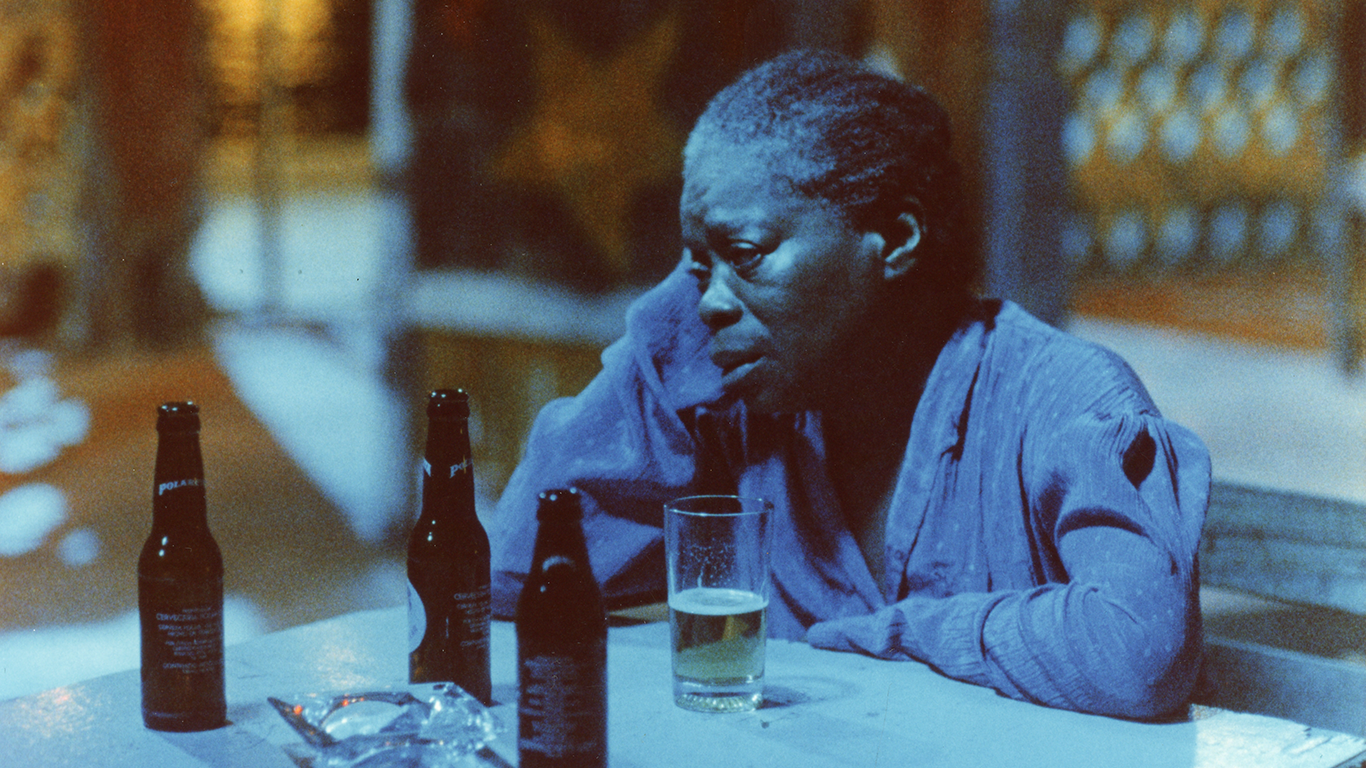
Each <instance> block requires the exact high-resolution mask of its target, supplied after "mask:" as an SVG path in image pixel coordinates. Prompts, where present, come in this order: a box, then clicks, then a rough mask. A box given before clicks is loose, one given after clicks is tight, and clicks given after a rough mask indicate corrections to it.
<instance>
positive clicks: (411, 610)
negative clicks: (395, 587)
mask: <svg viewBox="0 0 1366 768" xmlns="http://www.w3.org/2000/svg"><path fill="white" fill-rule="evenodd" d="M426 634H427V607H426V606H424V605H423V604H422V595H419V594H418V593H417V588H416V587H414V586H413V582H411V581H409V582H408V653H410V654H411V653H412V652H413V651H416V650H417V647H418V646H419V645H422V638H423V636H424V635H426Z"/></svg>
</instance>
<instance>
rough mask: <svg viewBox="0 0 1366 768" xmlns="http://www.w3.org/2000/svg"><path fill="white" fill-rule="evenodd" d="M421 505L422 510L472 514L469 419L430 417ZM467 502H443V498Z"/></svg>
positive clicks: (472, 487)
mask: <svg viewBox="0 0 1366 768" xmlns="http://www.w3.org/2000/svg"><path fill="white" fill-rule="evenodd" d="M423 458H424V461H423V478H422V504H423V507H424V509H428V510H431V511H434V512H435V511H440V510H446V509H449V510H451V511H452V513H454V514H457V515H460V514H465V513H468V514H471V515H473V514H474V461H473V460H472V459H471V457H470V433H469V422H468V421H466V420H465V419H431V420H430V421H429V422H428V424H427V449H426V452H425V453H424V456H423ZM448 499H449V500H452V501H455V502H459V501H461V500H466V501H468V503H465V504H461V503H453V504H448V503H445V502H446V500H448Z"/></svg>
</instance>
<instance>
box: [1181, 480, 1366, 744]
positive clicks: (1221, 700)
mask: <svg viewBox="0 0 1366 768" xmlns="http://www.w3.org/2000/svg"><path fill="white" fill-rule="evenodd" d="M1200 569H1201V583H1202V584H1203V585H1204V587H1205V589H1204V590H1203V599H1204V612H1205V671H1206V676H1207V681H1206V684H1205V685H1204V686H1203V687H1202V690H1201V692H1200V694H1199V696H1198V700H1199V701H1200V703H1203V704H1210V705H1213V706H1217V707H1222V708H1226V709H1232V710H1238V711H1245V712H1256V713H1259V714H1267V715H1274V716H1277V717H1283V718H1287V719H1291V720H1295V721H1298V722H1301V723H1304V724H1306V725H1312V726H1317V727H1322V728H1329V729H1332V730H1336V731H1342V732H1344V733H1350V734H1354V735H1358V736H1360V735H1366V506H1362V505H1360V504H1355V503H1351V502H1347V501H1337V500H1331V499H1321V498H1314V497H1309V496H1303V495H1298V494H1293V493H1285V492H1281V491H1271V490H1263V489H1255V488H1247V487H1242V486H1236V485H1230V484H1224V483H1215V485H1214V488H1213V489H1212V492H1211V496H1210V509H1209V515H1208V518H1207V519H1206V522H1205V530H1204V537H1203V539H1202V541H1201V545H1200Z"/></svg>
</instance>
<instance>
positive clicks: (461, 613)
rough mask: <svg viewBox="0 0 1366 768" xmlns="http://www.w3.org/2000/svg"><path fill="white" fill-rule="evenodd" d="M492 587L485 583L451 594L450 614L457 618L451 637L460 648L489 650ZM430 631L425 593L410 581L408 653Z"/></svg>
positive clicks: (414, 648)
mask: <svg viewBox="0 0 1366 768" xmlns="http://www.w3.org/2000/svg"><path fill="white" fill-rule="evenodd" d="M489 597H490V596H489V587H488V586H484V587H482V588H480V589H477V590H475V591H473V592H456V593H455V594H453V595H451V601H450V606H449V607H450V609H451V610H450V612H449V613H448V615H449V616H450V617H452V618H455V619H456V620H457V622H458V623H457V624H455V625H453V626H451V627H450V636H451V638H452V639H454V640H455V641H456V643H457V644H458V645H459V646H460V648H462V649H465V650H479V649H486V648H488V646H489V619H490V617H491V606H490V599H489ZM426 634H427V605H426V603H424V602H423V601H422V595H421V593H419V592H418V591H417V587H414V586H413V582H412V581H411V580H409V582H408V653H410V654H411V653H412V652H414V651H416V650H417V649H418V647H420V646H421V645H422V638H423V637H425V636H426Z"/></svg>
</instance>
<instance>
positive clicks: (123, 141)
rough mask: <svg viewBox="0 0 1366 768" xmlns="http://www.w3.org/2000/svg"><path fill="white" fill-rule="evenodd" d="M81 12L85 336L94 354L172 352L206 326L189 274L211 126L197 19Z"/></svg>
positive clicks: (170, 3) (149, 4)
mask: <svg viewBox="0 0 1366 768" xmlns="http://www.w3.org/2000/svg"><path fill="white" fill-rule="evenodd" d="M83 7H84V9H85V13H84V16H83V21H84V22H85V23H84V24H83V27H82V33H83V43H84V45H83V51H84V52H85V56H86V59H85V62H84V64H85V67H84V84H85V86H86V88H87V95H88V98H89V112H88V114H89V132H88V143H87V146H86V151H87V152H88V158H89V159H88V164H87V170H86V172H87V177H86V179H87V184H86V191H87V195H88V198H87V199H88V204H87V207H86V209H85V212H84V215H85V217H86V221H85V226H86V228H87V230H88V232H89V237H88V240H87V242H86V244H85V252H84V254H83V263H82V269H81V281H80V290H81V298H82V300H83V304H84V309H85V311H86V318H87V326H86V328H85V329H84V330H85V336H86V339H87V340H88V341H89V342H90V343H91V344H93V345H94V346H95V347H97V348H125V347H129V346H151V347H156V346H165V345H170V344H174V343H176V342H179V341H182V340H186V339H189V338H193V337H194V335H195V334H196V333H197V331H198V330H199V329H200V328H201V326H202V323H203V320H204V318H205V315H206V306H205V303H204V300H203V298H202V297H201V296H200V293H199V290H198V288H197V286H196V285H195V283H194V281H193V280H192V279H191V278H190V275H189V270H188V250H189V244H190V239H191V237H192V235H193V233H194V230H195V227H196V226H197V224H198V221H199V217H200V194H199V183H198V182H199V179H198V174H199V166H200V160H201V157H202V153H203V148H204V141H205V137H206V135H207V125H208V107H209V101H208V98H207V90H206V64H205V60H204V58H203V50H204V48H203V42H204V35H203V33H204V29H203V25H202V19H201V16H200V12H199V8H198V6H197V5H196V4H195V3H191V2H184V1H183V0H139V2H133V3H130V2H126V1H125V0H90V2H87V3H85V4H84V6H83Z"/></svg>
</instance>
